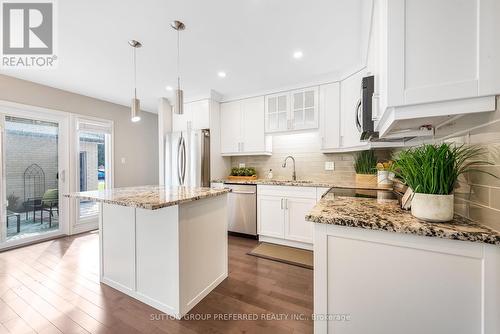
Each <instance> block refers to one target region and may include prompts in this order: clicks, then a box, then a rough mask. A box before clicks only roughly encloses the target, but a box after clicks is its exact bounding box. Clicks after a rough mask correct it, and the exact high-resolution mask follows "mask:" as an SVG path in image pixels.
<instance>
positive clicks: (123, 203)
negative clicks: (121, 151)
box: [64, 189, 231, 210]
mask: <svg viewBox="0 0 500 334" xmlns="http://www.w3.org/2000/svg"><path fill="white" fill-rule="evenodd" d="M229 192H231V190H230V189H216V190H215V192H212V193H209V194H203V195H197V196H192V197H189V198H185V199H177V200H169V201H165V202H163V203H160V204H148V203H139V202H133V201H125V200H116V199H105V198H98V197H93V196H85V195H80V194H78V193H76V194H75V193H73V194H65V195H64V197H67V198H79V199H83V200H88V201H94V202H99V203H106V204H111V205H119V206H125V207H131V208H137V209H145V210H159V209H162V208H166V207H170V206H175V205H180V204H183V203H188V202H194V201H198V200H202V199H205V198H210V197H217V196H221V195H225V194H227V193H229Z"/></svg>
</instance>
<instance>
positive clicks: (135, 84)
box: [134, 47, 137, 99]
mask: <svg viewBox="0 0 500 334" xmlns="http://www.w3.org/2000/svg"><path fill="white" fill-rule="evenodd" d="M136 50H137V48H136V47H134V98H136V99H137V63H136V55H135V52H136Z"/></svg>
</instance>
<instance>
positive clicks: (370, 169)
mask: <svg viewBox="0 0 500 334" xmlns="http://www.w3.org/2000/svg"><path fill="white" fill-rule="evenodd" d="M376 166H377V158H376V157H375V152H374V151H372V150H368V151H361V152H359V153H358V154H357V155H356V159H355V160H354V169H355V170H356V185H358V186H361V187H373V186H376V185H377V176H376V174H377V168H376Z"/></svg>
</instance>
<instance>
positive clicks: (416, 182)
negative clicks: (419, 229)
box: [394, 143, 494, 222]
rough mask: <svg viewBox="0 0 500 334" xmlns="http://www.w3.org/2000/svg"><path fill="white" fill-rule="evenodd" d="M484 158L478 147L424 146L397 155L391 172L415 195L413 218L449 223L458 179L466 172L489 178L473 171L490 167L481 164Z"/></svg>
mask: <svg viewBox="0 0 500 334" xmlns="http://www.w3.org/2000/svg"><path fill="white" fill-rule="evenodd" d="M483 154H484V150H483V149H482V148H480V147H478V146H466V145H460V146H454V145H452V144H449V143H444V144H440V145H423V146H419V147H416V148H410V149H407V150H404V151H402V152H400V153H399V154H398V156H397V159H396V161H395V164H394V171H395V173H396V175H397V176H398V177H400V178H401V179H402V180H403V181H404V182H405V183H406V184H407V185H408V186H409V187H410V188H411V189H412V190H413V192H414V194H413V198H412V200H411V213H412V215H413V216H415V217H416V218H418V219H421V220H424V221H429V222H446V221H450V220H452V219H453V213H454V212H453V211H454V196H453V191H454V189H455V186H456V185H457V180H458V178H459V176H460V175H462V174H464V173H466V172H469V171H477V172H482V173H486V174H490V173H488V172H486V171H482V170H477V169H474V167H475V166H478V165H491V163H490V162H488V161H483V160H481V157H482V156H483ZM490 175H492V174H490ZM492 176H494V175H492Z"/></svg>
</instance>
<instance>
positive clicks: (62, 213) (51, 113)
mask: <svg viewBox="0 0 500 334" xmlns="http://www.w3.org/2000/svg"><path fill="white" fill-rule="evenodd" d="M0 115H1V116H0V118H1V123H2V130H3V129H4V125H5V124H4V121H5V116H6V115H8V116H14V117H22V118H28V119H36V120H41V121H49V122H56V123H58V125H59V129H58V131H59V132H58V136H59V140H58V174H59V182H58V185H59V229H58V230H56V231H51V232H47V233H44V234H40V235H38V236H32V237H25V238H21V239H17V240H12V241H5V239H4V238H5V232H2V233H1V237H2V239H1V240H0V249H4V248H11V247H14V246H19V245H23V244H25V243H32V242H35V241H38V240H42V239H47V238H48V237H57V236H60V235H65V234H68V229H69V224H68V217H69V200H68V199H67V198H65V197H64V194H66V193H68V192H69V181H68V171H69V163H68V160H69V150H70V147H69V140H68V138H69V116H70V114H69V113H67V112H64V111H58V110H52V109H47V108H41V107H36V106H30V105H24V104H19V103H14V102H9V101H2V100H0ZM4 135H5V133H4V132H2V142H4V139H5V137H4ZM1 160H2V189H1V190H2V191H1V192H2V196H1V200H2V202H1V203H2V205H0V215H1V218H0V224H2V227H1V228H0V229H1V230H2V231H4V229H5V226H6V218H5V212H4V210H5V204H6V202H5V198H4V197H5V183H6V180H5V172H4V171H5V168H4V167H5V147H4V146H3V145H2V156H1Z"/></svg>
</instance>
